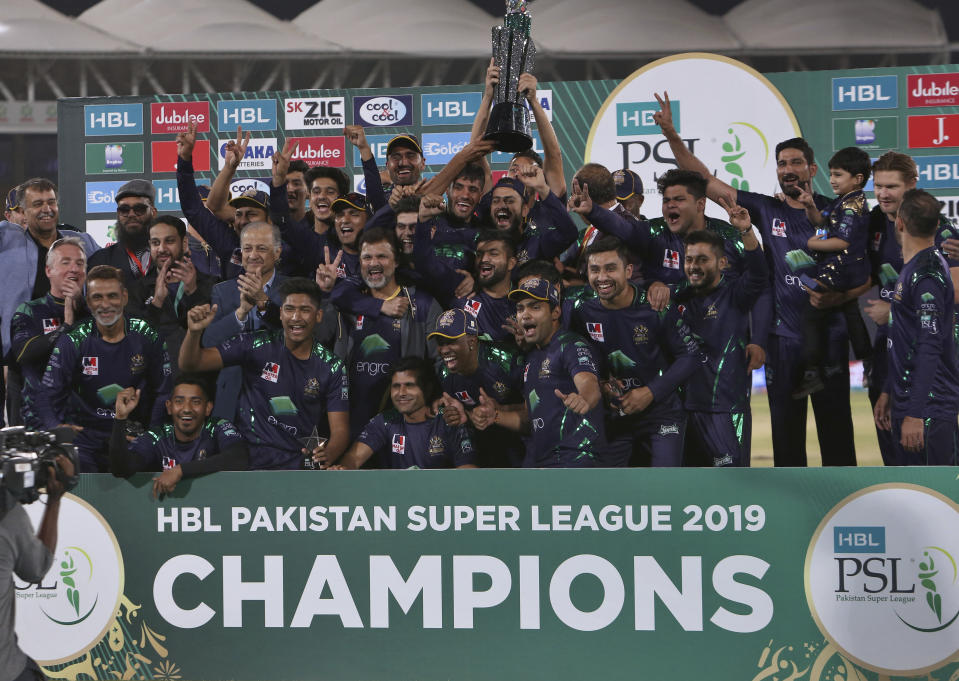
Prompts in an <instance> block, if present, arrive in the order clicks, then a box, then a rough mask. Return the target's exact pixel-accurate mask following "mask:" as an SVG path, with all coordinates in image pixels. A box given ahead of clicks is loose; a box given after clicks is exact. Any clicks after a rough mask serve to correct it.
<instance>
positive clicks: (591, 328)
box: [586, 322, 606, 343]
mask: <svg viewBox="0 0 959 681" xmlns="http://www.w3.org/2000/svg"><path fill="white" fill-rule="evenodd" d="M586 331H587V332H588V333H589V337H590V338H592V339H593V340H594V341H599V342H600V343H602V342H603V341H605V340H606V338H605V337H604V336H603V325H602V324H600V323H599V322H586Z"/></svg>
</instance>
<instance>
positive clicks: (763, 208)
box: [736, 190, 841, 340]
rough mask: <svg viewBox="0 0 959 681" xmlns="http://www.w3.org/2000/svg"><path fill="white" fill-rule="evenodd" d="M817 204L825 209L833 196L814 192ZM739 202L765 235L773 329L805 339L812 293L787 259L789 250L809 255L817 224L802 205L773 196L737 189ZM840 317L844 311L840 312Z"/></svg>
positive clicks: (790, 336) (763, 239)
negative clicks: (805, 312)
mask: <svg viewBox="0 0 959 681" xmlns="http://www.w3.org/2000/svg"><path fill="white" fill-rule="evenodd" d="M813 199H814V200H815V202H816V207H817V208H819V209H820V210H822V209H823V208H825V207H826V206H827V205H828V204H829V203H830V200H829V199H828V198H827V197H825V196H823V195H822V194H815V195H814V196H813ZM736 202H737V203H738V204H739V205H740V206H742V207H743V208H745V209H746V210H748V211H749V216H750V218H752V221H753V224H754V225H755V226H756V228H757V229H758V230H759V233H760V234H761V235H762V242H763V250H764V252H765V254H766V262H767V264H768V265H769V273H770V276H771V277H772V282H773V301H774V310H775V312H774V320H773V325H772V333H774V334H775V335H777V336H785V337H787V338H793V339H796V340H800V339H802V315H803V310H805V309H806V307H808V304H809V294H808V293H806V291H805V290H804V289H803V288H802V283H801V282H800V281H799V276H798V275H796V274H794V273H793V270H792V268H791V267H790V266H789V264H788V263H787V262H786V254H787V253H788V252H789V251H794V250H802V251H805V252H806V253H807V254H808V255H809V256H810V257H812V253H810V251H809V248H808V243H809V238H810V237H812V236H813V235H815V234H816V228H815V227H814V226H813V225H812V223H811V222H809V219H808V218H807V217H806V211H805V210H804V209H802V208H790V207H789V204H787V203H786V202H785V201H780V200H779V199H777V198H775V197H773V196H766V195H764V194H755V193H753V192H744V191H742V190H740V191H738V192H737V194H736ZM837 319H841V315H837Z"/></svg>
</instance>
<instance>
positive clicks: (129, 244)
mask: <svg viewBox="0 0 959 681" xmlns="http://www.w3.org/2000/svg"><path fill="white" fill-rule="evenodd" d="M116 202H117V231H116V237H117V242H116V243H115V244H113V245H112V246H107V247H106V248H103V249H101V250H99V251H97V252H96V253H95V254H94V255H93V256H91V257H90V263H89V266H90V267H96V266H97V265H111V266H113V267H116V268H117V269H118V270H120V271H121V272H123V281H124V285H125V286H126V287H127V288H129V287H130V286H131V285H132V284H133V282H135V281H136V280H137V279H140V278H142V277H143V276H144V275H145V274H146V273H147V272H148V271H149V270H150V225H151V224H153V219H154V218H155V217H156V216H157V209H156V207H155V205H154V204H155V203H156V189H155V188H154V187H153V183H152V182H150V181H149V180H130V181H129V182H127V183H126V184H125V185H123V186H122V187H120V190H119V191H118V192H117V194H116Z"/></svg>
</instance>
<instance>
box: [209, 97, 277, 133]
mask: <svg viewBox="0 0 959 681" xmlns="http://www.w3.org/2000/svg"><path fill="white" fill-rule="evenodd" d="M276 120H277V119H276V100H275V99H234V100H223V101H219V102H217V104H216V129H217V130H219V131H220V132H235V131H236V129H237V127H238V126H242V127H243V129H244V130H276Z"/></svg>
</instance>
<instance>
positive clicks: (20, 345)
mask: <svg viewBox="0 0 959 681" xmlns="http://www.w3.org/2000/svg"><path fill="white" fill-rule="evenodd" d="M46 262H47V265H46V273H47V278H48V279H49V280H50V292H49V293H47V294H46V295H45V296H43V297H42V298H37V299H35V300H30V301H28V302H26V303H23V304H22V305H21V306H20V307H18V308H17V312H16V314H14V315H13V321H12V322H11V323H10V342H11V344H12V345H11V348H10V359H11V361H10V367H9V371H10V373H11V374H16V373H19V374H20V380H16V381H14V380H12V381H11V384H15V385H22V402H21V408H20V412H21V413H19V414H10V423H9V425H11V426H14V425H20V424H25V425H26V426H27V428H30V429H37V428H40V427H41V426H40V416H39V414H37V413H36V393H37V390H38V389H39V386H40V379H42V378H43V372H44V370H45V369H46V368H47V362H48V361H49V359H50V353H51V352H52V351H53V347H54V346H55V345H56V344H57V341H58V340H60V336H61V335H62V334H64V333H66V332H67V331H71V330H72V329H73V327H74V324H76V323H78V322H80V321H81V320H83V319H84V318H85V317H86V316H87V308H86V305H85V304H84V302H83V282H84V281H85V280H86V274H87V267H86V265H87V257H86V255H85V251H84V244H83V241H82V240H81V239H78V238H77V237H66V238H64V239H59V240H57V241H54V242H53V244H52V245H51V246H50V250H48V251H47V257H46ZM12 402H13V401H12V400H11V403H12Z"/></svg>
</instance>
